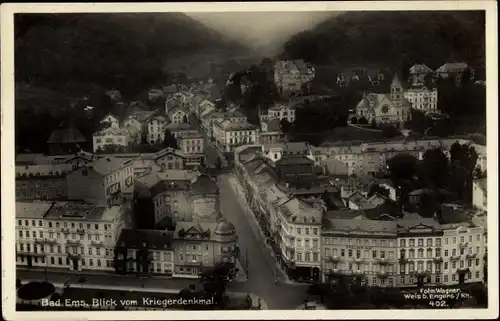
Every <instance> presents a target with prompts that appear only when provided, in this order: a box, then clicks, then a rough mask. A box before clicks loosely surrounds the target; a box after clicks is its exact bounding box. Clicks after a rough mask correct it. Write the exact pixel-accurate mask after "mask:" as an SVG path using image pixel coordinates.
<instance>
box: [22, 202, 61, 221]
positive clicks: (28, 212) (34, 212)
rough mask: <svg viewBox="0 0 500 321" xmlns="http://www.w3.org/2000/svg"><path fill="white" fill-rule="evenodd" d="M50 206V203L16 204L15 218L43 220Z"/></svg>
mask: <svg viewBox="0 0 500 321" xmlns="http://www.w3.org/2000/svg"><path fill="white" fill-rule="evenodd" d="M52 206H53V204H51V203H23V202H16V218H35V219H36V218H43V217H44V216H45V214H47V212H48V211H49V210H50V209H51V208H52Z"/></svg>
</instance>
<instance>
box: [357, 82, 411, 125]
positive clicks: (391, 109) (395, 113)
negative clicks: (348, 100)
mask: <svg viewBox="0 0 500 321" xmlns="http://www.w3.org/2000/svg"><path fill="white" fill-rule="evenodd" d="M403 95H404V89H403V85H402V83H401V81H400V80H399V78H398V76H397V75H395V76H394V78H393V80H392V83H391V92H390V93H389V94H373V93H370V94H368V95H366V94H365V95H364V96H363V99H362V100H361V101H360V102H359V103H358V105H357V106H356V116H357V117H358V119H361V118H365V119H366V120H367V121H368V122H372V121H375V122H376V123H377V124H394V125H395V126H396V128H402V127H403V125H404V123H406V122H407V121H409V120H410V117H411V114H410V110H411V103H410V102H409V101H408V100H407V99H406V98H404V96H403Z"/></svg>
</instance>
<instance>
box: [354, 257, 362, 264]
mask: <svg viewBox="0 0 500 321" xmlns="http://www.w3.org/2000/svg"><path fill="white" fill-rule="evenodd" d="M352 260H353V261H354V262H356V263H363V261H364V260H365V259H364V258H362V257H353V258H352Z"/></svg>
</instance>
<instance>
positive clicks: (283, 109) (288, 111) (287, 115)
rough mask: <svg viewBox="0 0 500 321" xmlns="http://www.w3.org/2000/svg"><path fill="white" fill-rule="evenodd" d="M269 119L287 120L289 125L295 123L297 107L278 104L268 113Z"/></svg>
mask: <svg viewBox="0 0 500 321" xmlns="http://www.w3.org/2000/svg"><path fill="white" fill-rule="evenodd" d="M267 117H268V119H279V120H282V119H286V120H287V121H288V122H289V123H293V122H295V107H294V106H287V105H282V104H276V105H274V106H272V107H271V108H269V110H268V111H267Z"/></svg>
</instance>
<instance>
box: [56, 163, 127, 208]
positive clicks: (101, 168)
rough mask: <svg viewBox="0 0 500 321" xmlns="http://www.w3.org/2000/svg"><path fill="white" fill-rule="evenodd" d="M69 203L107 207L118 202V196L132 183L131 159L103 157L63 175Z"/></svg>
mask: <svg viewBox="0 0 500 321" xmlns="http://www.w3.org/2000/svg"><path fill="white" fill-rule="evenodd" d="M66 179H67V180H66V186H67V194H68V199H69V200H83V201H85V202H87V203H90V204H96V205H109V204H114V203H115V202H120V201H121V196H122V195H123V193H124V192H126V191H127V190H128V189H129V188H131V187H132V186H133V184H134V167H133V161H132V160H130V159H129V160H125V161H124V160H121V159H119V158H117V157H111V156H106V157H103V158H99V159H97V160H96V161H94V162H93V163H91V164H87V165H84V166H80V167H78V168H76V169H75V170H73V171H72V172H70V173H68V174H67V176H66Z"/></svg>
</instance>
